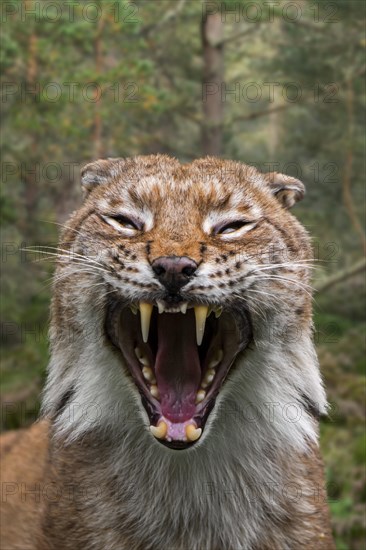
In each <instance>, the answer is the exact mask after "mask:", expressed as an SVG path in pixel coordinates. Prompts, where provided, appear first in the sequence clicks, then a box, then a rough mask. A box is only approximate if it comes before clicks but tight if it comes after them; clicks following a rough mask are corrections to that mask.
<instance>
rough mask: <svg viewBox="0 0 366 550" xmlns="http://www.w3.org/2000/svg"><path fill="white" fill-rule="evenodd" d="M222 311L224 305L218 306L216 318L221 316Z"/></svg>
mask: <svg viewBox="0 0 366 550" xmlns="http://www.w3.org/2000/svg"><path fill="white" fill-rule="evenodd" d="M221 313H222V307H217V308H216V309H215V317H216V319H218V317H220V315H221Z"/></svg>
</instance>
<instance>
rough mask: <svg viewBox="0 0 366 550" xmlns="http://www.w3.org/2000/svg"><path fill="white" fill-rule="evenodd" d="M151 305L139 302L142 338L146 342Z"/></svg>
mask: <svg viewBox="0 0 366 550" xmlns="http://www.w3.org/2000/svg"><path fill="white" fill-rule="evenodd" d="M152 309H153V305H152V304H148V303H147V302H140V317H141V333H142V339H143V341H144V342H145V343H146V342H147V341H148V338H149V330H150V319H151V313H152Z"/></svg>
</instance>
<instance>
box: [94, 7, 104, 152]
mask: <svg viewBox="0 0 366 550" xmlns="http://www.w3.org/2000/svg"><path fill="white" fill-rule="evenodd" d="M101 13H102V15H101V17H100V18H99V19H98V23H97V25H98V26H97V32H96V35H95V41H94V56H95V72H96V75H97V77H99V75H101V74H102V72H103V42H102V34H103V29H104V17H103V6H102V11H101ZM96 94H97V96H96V98H95V99H96V101H95V104H94V133H93V144H94V157H95V158H100V157H103V156H104V144H103V141H102V132H103V122H102V115H101V112H100V111H101V95H102V88H101V86H100V85H99V87H98V89H97V92H96Z"/></svg>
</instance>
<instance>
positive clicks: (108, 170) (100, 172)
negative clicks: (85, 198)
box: [81, 158, 123, 195]
mask: <svg viewBox="0 0 366 550" xmlns="http://www.w3.org/2000/svg"><path fill="white" fill-rule="evenodd" d="M122 164H123V159H121V158H116V159H112V158H109V159H103V160H96V161H95V162H90V163H89V164H86V165H85V166H84V168H82V170H81V186H82V189H83V191H84V193H85V195H89V193H90V191H92V190H93V189H94V188H95V187H97V186H98V185H103V184H105V183H108V182H109V181H111V179H113V178H114V177H115V176H116V175H117V174H118V167H119V166H121V165H122Z"/></svg>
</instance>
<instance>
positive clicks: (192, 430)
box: [186, 424, 202, 441]
mask: <svg viewBox="0 0 366 550" xmlns="http://www.w3.org/2000/svg"><path fill="white" fill-rule="evenodd" d="M201 433H202V429H201V428H196V426H195V425H194V424H189V425H188V426H187V427H186V436H187V439H188V441H197V439H199V438H200V437H201Z"/></svg>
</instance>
